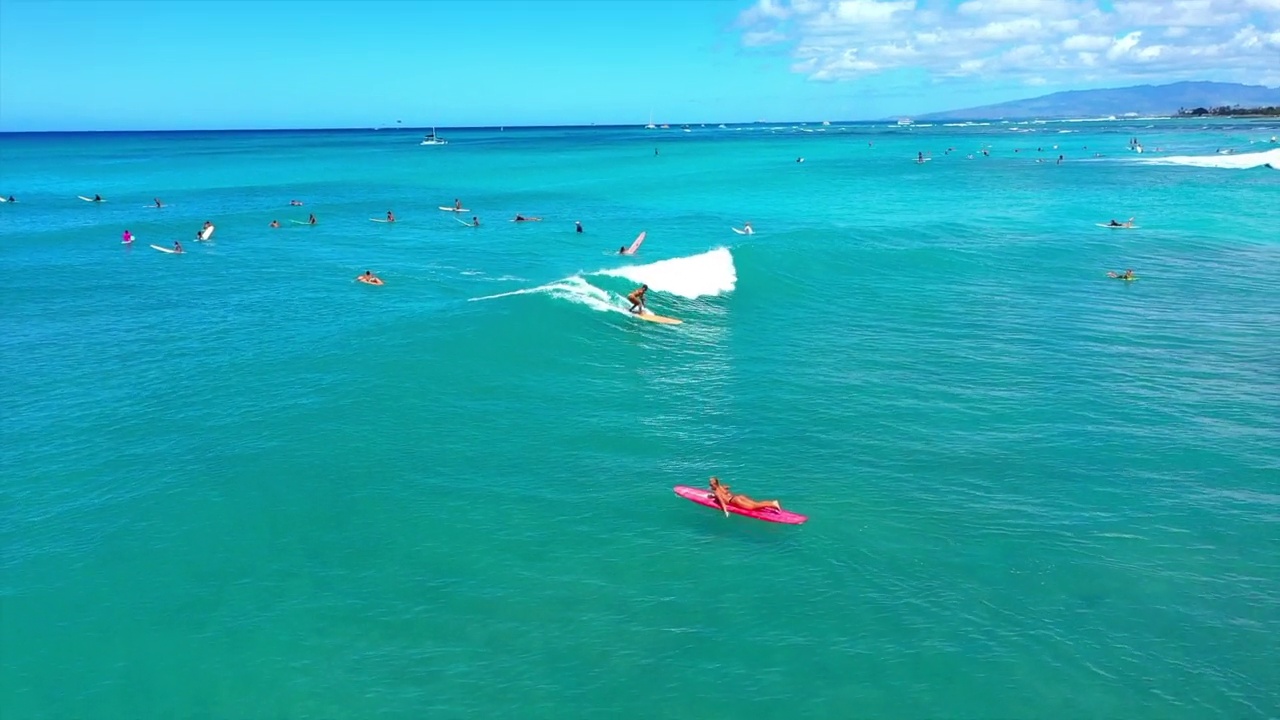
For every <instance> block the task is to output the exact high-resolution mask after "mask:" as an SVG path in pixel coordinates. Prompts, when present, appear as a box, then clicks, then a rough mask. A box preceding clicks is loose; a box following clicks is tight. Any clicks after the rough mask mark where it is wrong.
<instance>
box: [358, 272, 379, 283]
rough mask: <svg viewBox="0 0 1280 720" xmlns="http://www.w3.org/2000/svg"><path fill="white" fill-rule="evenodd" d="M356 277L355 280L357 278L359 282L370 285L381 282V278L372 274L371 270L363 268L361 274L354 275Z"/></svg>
mask: <svg viewBox="0 0 1280 720" xmlns="http://www.w3.org/2000/svg"><path fill="white" fill-rule="evenodd" d="M356 279H357V280H359V281H360V282H362V283H369V284H370V285H381V284H382V279H381V278H379V277H378V276H377V275H374V274H373V271H372V270H365V271H364V274H363V275H357V276H356Z"/></svg>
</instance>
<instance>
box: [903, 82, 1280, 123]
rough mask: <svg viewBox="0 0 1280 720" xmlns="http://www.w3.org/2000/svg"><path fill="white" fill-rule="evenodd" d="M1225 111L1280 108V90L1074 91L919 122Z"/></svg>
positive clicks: (1206, 86)
mask: <svg viewBox="0 0 1280 720" xmlns="http://www.w3.org/2000/svg"><path fill="white" fill-rule="evenodd" d="M1222 105H1240V106H1243V107H1259V106H1266V105H1280V88H1268V87H1263V86H1261V85H1239V84H1237V83H1219V82H1177V83H1171V84H1169V85H1134V86H1132V87H1124V88H1111V89H1106V90H1069V91H1067V92H1057V93H1053V94H1052V95H1044V96H1041V97H1037V98H1031V99H1029V100H1016V101H1014V102H1007V103H1000V104H998V105H984V106H982V107H975V108H966V109H964V110H948V111H947V112H938V113H929V114H928V115H920V116H917V119H918V120H952V119H954V120H974V119H984V120H999V119H1009V120H1013V119H1025V118H1046V119H1047V118H1063V117H1071V118H1079V117H1107V116H1110V115H1115V116H1117V117H1120V116H1122V115H1125V114H1126V113H1137V114H1138V115H1173V114H1174V113H1176V112H1178V109H1179V108H1187V109H1188V110H1190V109H1192V108H1197V107H1205V108H1214V107H1220V106H1222Z"/></svg>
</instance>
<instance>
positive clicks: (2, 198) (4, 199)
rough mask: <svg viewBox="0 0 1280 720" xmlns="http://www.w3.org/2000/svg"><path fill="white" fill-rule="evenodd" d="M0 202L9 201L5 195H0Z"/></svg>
mask: <svg viewBox="0 0 1280 720" xmlns="http://www.w3.org/2000/svg"><path fill="white" fill-rule="evenodd" d="M0 202H9V198H7V197H0Z"/></svg>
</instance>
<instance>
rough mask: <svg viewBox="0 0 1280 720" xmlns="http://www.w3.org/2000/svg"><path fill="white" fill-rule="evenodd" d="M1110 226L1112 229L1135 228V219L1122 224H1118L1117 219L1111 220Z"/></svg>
mask: <svg viewBox="0 0 1280 720" xmlns="http://www.w3.org/2000/svg"><path fill="white" fill-rule="evenodd" d="M1109 224H1110V225H1111V227H1133V218H1129V219H1128V220H1126V221H1124V222H1122V223H1120V222H1116V219H1115V218H1111V222H1110V223H1109Z"/></svg>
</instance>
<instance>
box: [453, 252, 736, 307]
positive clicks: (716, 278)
mask: <svg viewBox="0 0 1280 720" xmlns="http://www.w3.org/2000/svg"><path fill="white" fill-rule="evenodd" d="M592 276H604V277H617V278H625V279H627V280H630V281H631V282H634V283H640V284H643V285H648V286H649V289H650V290H651V291H653V292H655V293H669V294H671V295H678V296H680V297H682V298H688V299H690V300H693V299H696V298H700V297H714V296H717V295H721V294H723V293H727V292H730V291H732V290H733V289H734V287H735V286H736V285H737V282H738V271H737V269H736V268H735V267H734V265H733V254H732V253H730V252H729V249H728V248H723V247H722V248H716V249H715V250H710V251H708V252H704V253H700V254H698V255H690V256H688V257H682V258H672V259H671V260H659V261H658V262H655V263H648V264H646V265H625V266H623V267H620V268H611V269H605V270H597V271H595V272H591V273H578V274H576V275H571V276H569V277H567V278H563V279H561V280H556V281H555V282H550V283H547V284H546V285H539V286H538V287H532V288H525V289H523V290H513V291H511V292H505V293H498V294H497V295H485V296H483V297H476V298H471V299H470V301H469V302H475V301H477V300H495V299H497V298H503V297H511V296H514V295H532V294H540V295H550V296H551V297H554V298H559V299H561V300H568V301H569V302H572V303H576V304H578V305H586V306H587V307H589V308H591V309H592V310H597V311H600V312H621V313H625V312H627V308H628V307H630V305H631V304H630V303H629V302H627V299H626V297H625V296H624V295H622V294H620V293H616V292H611V291H609V290H605V289H603V288H598V287H596V286H595V285H592V284H591V283H589V282H587V280H586V278H587V277H592Z"/></svg>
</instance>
